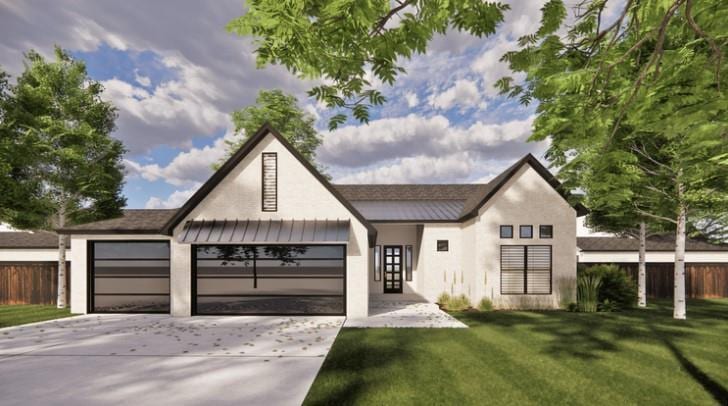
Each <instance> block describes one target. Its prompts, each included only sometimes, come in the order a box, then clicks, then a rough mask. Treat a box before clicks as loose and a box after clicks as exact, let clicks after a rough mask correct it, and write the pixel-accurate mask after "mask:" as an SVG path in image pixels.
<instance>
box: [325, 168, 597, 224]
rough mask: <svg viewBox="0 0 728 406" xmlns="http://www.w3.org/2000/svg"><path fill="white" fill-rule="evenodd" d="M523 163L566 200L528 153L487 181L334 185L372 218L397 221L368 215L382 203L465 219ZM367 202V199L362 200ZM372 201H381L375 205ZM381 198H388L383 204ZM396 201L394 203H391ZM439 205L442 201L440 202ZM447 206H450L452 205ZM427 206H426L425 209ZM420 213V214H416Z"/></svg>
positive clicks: (406, 216)
mask: <svg viewBox="0 0 728 406" xmlns="http://www.w3.org/2000/svg"><path fill="white" fill-rule="evenodd" d="M525 165H530V166H531V167H532V168H533V169H534V170H535V171H536V173H538V174H539V175H540V176H541V177H542V178H543V179H544V180H545V181H546V182H547V183H548V184H549V185H551V187H553V188H554V189H555V190H556V192H558V193H559V195H561V196H562V197H563V198H564V200H566V202H567V203H569V201H568V196H569V195H568V193H567V192H566V191H564V190H563V188H562V186H561V182H559V181H558V180H557V179H556V177H554V176H553V175H552V174H551V172H549V170H548V169H546V167H544V166H543V165H542V164H541V162H539V161H538V159H536V157H534V156H533V155H531V154H528V155H526V156H524V157H523V158H521V159H520V160H518V162H516V163H514V164H513V165H511V166H510V167H509V168H507V169H506V170H505V171H503V172H501V173H500V174H499V175H498V176H496V177H495V178H493V179H492V180H491V181H490V182H488V183H486V184H414V185H404V184H391V185H372V184H369V185H335V187H336V188H337V189H338V190H339V191H340V192H341V194H342V195H343V196H344V197H345V198H346V199H348V200H349V201H351V202H352V204H353V205H354V206H355V207H357V208H359V209H360V210H361V211H362V212H364V214H365V215H367V216H366V217H367V218H368V219H369V220H372V221H397V219H394V218H379V217H375V218H370V217H369V215H368V213H369V212H372V213H376V215H377V216H379V214H380V213H381V209H382V207H387V208H391V209H395V210H399V211H400V212H402V213H403V215H402V218H401V220H402V221H404V220H410V221H414V220H422V221H458V222H459V221H465V220H468V219H471V218H473V217H476V216H477V215H478V211H479V210H480V209H481V208H482V207H483V206H484V205H485V204H486V203H487V202H488V201H489V200H490V199H491V198H492V197H493V196H494V195H495V194H496V193H498V191H499V190H500V189H501V188H502V187H503V186H504V185H505V184H506V183H507V182H508V181H509V180H510V179H511V178H512V177H513V176H514V175H515V174H516V173H518V171H519V170H520V169H521V168H522V167H523V166H525ZM415 201H450V202H452V204H451V205H450V206H451V207H452V206H459V207H460V210H459V213H457V215H452V213H447V214H445V215H440V214H436V213H435V214H430V215H428V216H422V214H424V211H423V210H422V208H421V207H419V206H418V205H417V204H416V203H415ZM364 202H367V203H364ZM374 202H380V203H379V204H378V205H375V204H374ZM383 202H387V204H384V203H383ZM393 202H396V203H393ZM569 204H570V205H571V206H572V207H574V209H576V212H577V215H578V216H583V215H585V214H586V208H585V207H584V206H582V205H581V204H578V203H577V204H575V205H572V204H571V203H569ZM440 205H442V204H440ZM451 207H450V210H452V208H451ZM426 209H427V208H425V210H426ZM417 216H419V217H417Z"/></svg>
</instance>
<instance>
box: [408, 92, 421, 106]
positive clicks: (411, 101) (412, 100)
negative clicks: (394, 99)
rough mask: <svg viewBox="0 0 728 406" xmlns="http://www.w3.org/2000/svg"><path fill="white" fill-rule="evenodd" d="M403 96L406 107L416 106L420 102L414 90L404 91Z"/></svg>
mask: <svg viewBox="0 0 728 406" xmlns="http://www.w3.org/2000/svg"><path fill="white" fill-rule="evenodd" d="M404 98H405V100H407V107H409V108H413V107H417V105H418V104H420V99H419V97H417V93H415V92H407V93H405V94H404Z"/></svg>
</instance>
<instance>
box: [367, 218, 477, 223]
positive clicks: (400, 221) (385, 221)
mask: <svg viewBox="0 0 728 406" xmlns="http://www.w3.org/2000/svg"><path fill="white" fill-rule="evenodd" d="M369 222H370V223H372V224H406V223H417V224H423V223H426V224H431V223H436V224H437V223H439V224H448V223H449V224H460V223H462V222H463V220H462V219H453V220H427V219H420V220H418V219H405V220H369Z"/></svg>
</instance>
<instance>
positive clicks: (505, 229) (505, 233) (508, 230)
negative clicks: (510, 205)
mask: <svg viewBox="0 0 728 406" xmlns="http://www.w3.org/2000/svg"><path fill="white" fill-rule="evenodd" d="M500 238H513V226H500Z"/></svg>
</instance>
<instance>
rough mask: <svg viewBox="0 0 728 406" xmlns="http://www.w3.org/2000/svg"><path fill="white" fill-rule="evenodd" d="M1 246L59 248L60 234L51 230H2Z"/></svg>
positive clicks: (0, 236)
mask: <svg viewBox="0 0 728 406" xmlns="http://www.w3.org/2000/svg"><path fill="white" fill-rule="evenodd" d="M0 248H9V249H12V248H25V249H29V248H58V234H56V233H53V232H50V231H4V232H0Z"/></svg>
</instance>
